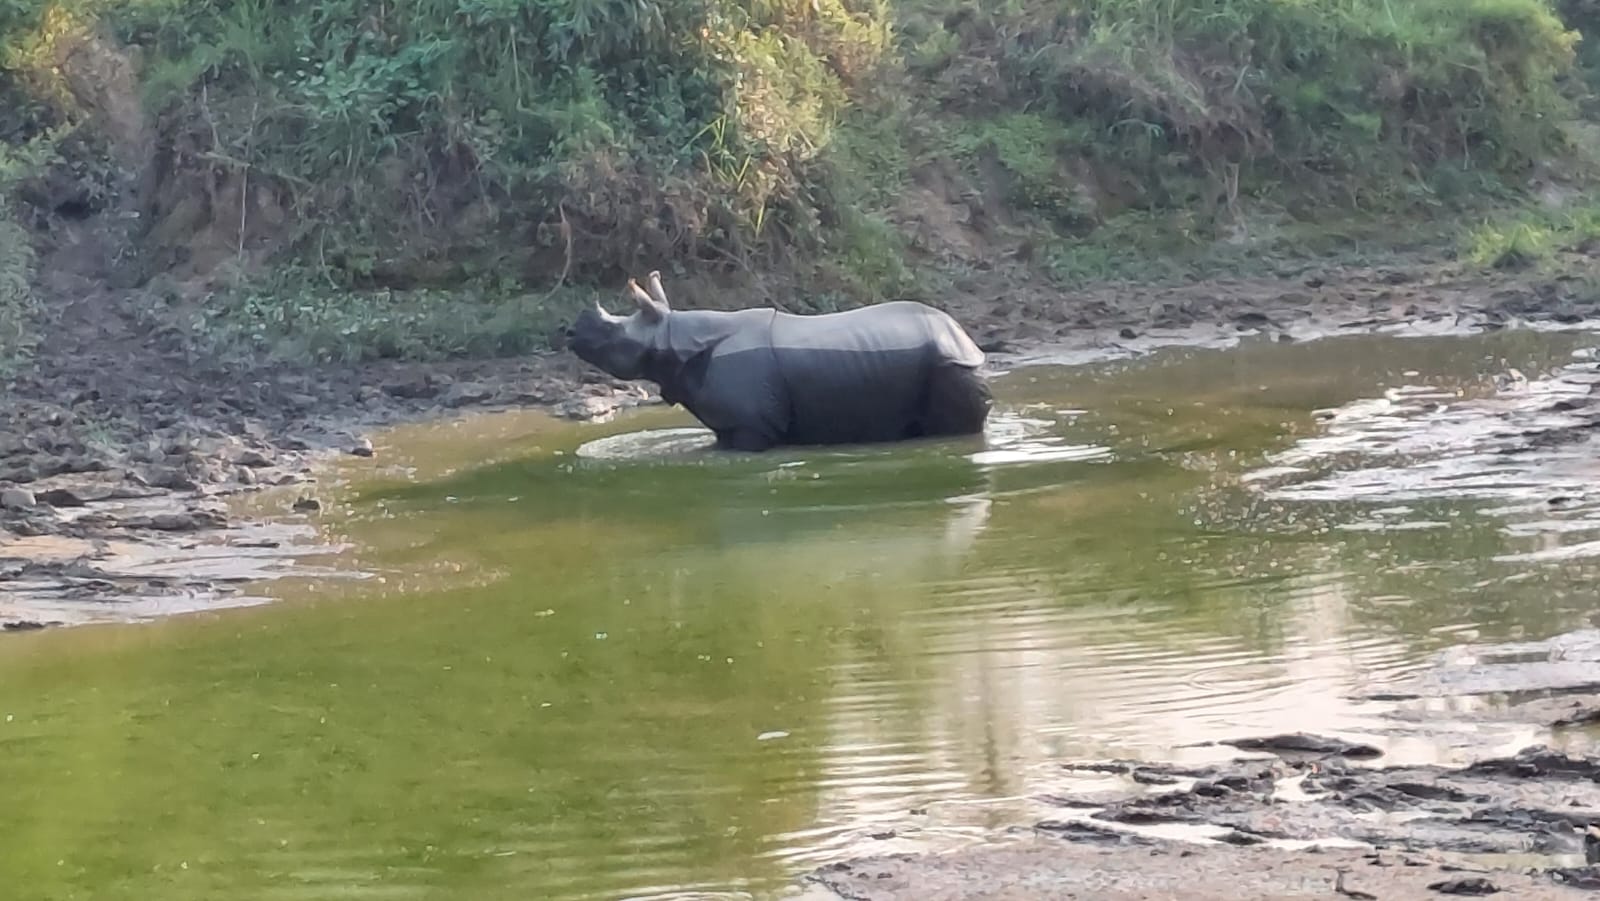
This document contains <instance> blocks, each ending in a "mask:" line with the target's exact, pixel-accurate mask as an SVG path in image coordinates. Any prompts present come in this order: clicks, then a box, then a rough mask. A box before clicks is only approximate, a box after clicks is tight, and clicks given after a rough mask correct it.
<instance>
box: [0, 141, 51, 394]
mask: <svg viewBox="0 0 1600 901" xmlns="http://www.w3.org/2000/svg"><path fill="white" fill-rule="evenodd" d="M49 147H50V144H49V142H48V141H44V140H35V141H31V142H29V143H27V144H24V145H21V146H17V147H8V146H6V145H4V144H0V375H3V374H5V373H6V372H7V371H9V370H10V369H12V368H13V367H15V366H16V365H17V364H19V363H21V362H22V361H23V360H24V359H25V358H26V357H27V355H28V352H29V351H30V350H31V349H32V346H33V335H34V329H33V328H32V325H33V318H34V315H35V313H36V312H37V307H38V302H37V298H36V297H35V296H34V291H33V277H34V266H35V263H36V260H35V254H34V249H33V243H32V236H31V235H30V234H29V233H28V230H27V229H26V228H24V227H23V225H22V223H21V222H20V221H18V219H17V214H16V210H15V209H13V204H12V202H11V195H12V192H13V191H14V190H15V186H16V185H17V183H18V182H20V181H23V180H25V179H27V178H29V177H31V176H33V175H34V174H35V173H37V172H38V171H39V170H40V169H41V168H43V166H44V165H45V162H46V160H47V158H48V153H49Z"/></svg>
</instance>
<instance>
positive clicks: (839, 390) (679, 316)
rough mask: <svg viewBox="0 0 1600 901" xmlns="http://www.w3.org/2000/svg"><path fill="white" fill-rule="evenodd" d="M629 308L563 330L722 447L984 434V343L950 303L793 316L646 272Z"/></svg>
mask: <svg viewBox="0 0 1600 901" xmlns="http://www.w3.org/2000/svg"><path fill="white" fill-rule="evenodd" d="M628 290H629V292H630V294H631V296H632V298H633V300H634V302H635V303H636V304H637V306H638V310H637V312H635V313H633V314H631V315H629V316H617V315H613V314H611V313H608V312H606V311H605V310H604V309H603V308H601V306H600V304H599V303H598V302H596V303H595V305H594V306H593V307H592V308H590V309H587V310H584V311H583V313H581V314H580V315H579V316H578V318H577V320H576V321H575V322H574V323H573V325H572V327H571V328H569V329H568V330H567V339H568V344H567V346H568V347H569V348H570V349H571V350H572V352H573V353H574V354H575V355H576V356H577V357H578V358H579V359H581V360H583V361H584V362H586V363H589V364H590V365H592V366H595V367H597V368H599V369H601V370H603V371H605V372H607V373H609V374H610V375H612V376H614V377H616V378H620V379H646V380H649V381H652V382H655V383H656V385H658V386H659V387H660V390H661V397H662V399H663V400H665V401H666V402H667V403H669V404H679V405H681V406H682V407H683V408H684V409H686V410H688V411H689V412H690V413H691V414H692V415H693V416H694V417H695V418H696V419H698V420H700V422H701V423H703V424H704V425H705V426H706V428H708V429H710V430H711V431H712V432H713V433H715V434H716V436H717V446H718V447H720V448H723V449H729V450H743V451H762V450H768V449H770V448H773V447H777V446H781V445H827V444H858V443H859V444H865V443H874V442H887V441H903V440H908V439H913V438H930V437H941V436H957V435H972V434H976V433H979V432H981V431H983V426H984V422H985V420H987V419H988V416H989V409H990V406H991V404H992V400H991V395H990V392H989V388H988V385H987V384H986V382H985V381H984V379H983V377H982V376H981V375H979V373H978V368H979V367H980V366H982V365H983V362H984V355H983V351H981V350H979V349H978V346H977V344H975V343H973V340H972V338H971V337H970V336H969V335H968V334H967V333H966V331H964V330H963V329H962V328H961V326H960V325H959V324H958V323H957V322H956V321H955V320H954V319H952V318H951V317H950V316H949V315H948V314H946V313H944V312H942V311H939V310H936V309H934V308H932V307H930V306H927V305H925V304H921V303H917V302H914V301H894V302H890V303H883V304H878V305H876V306H871V307H863V308H860V309H855V310H848V311H845V312H841V313H826V314H820V315H811V316H801V315H795V314H792V313H784V312H780V311H778V310H773V309H750V310H738V311H735V312H722V311H715V310H673V309H672V308H671V306H670V305H669V304H668V303H667V297H666V292H665V291H664V290H663V289H662V287H661V277H660V273H658V272H652V273H650V293H649V294H646V293H645V292H644V290H643V289H641V288H640V287H639V285H638V283H637V282H636V281H634V280H632V279H630V280H629V281H628Z"/></svg>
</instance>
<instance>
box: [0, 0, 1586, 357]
mask: <svg viewBox="0 0 1600 901" xmlns="http://www.w3.org/2000/svg"><path fill="white" fill-rule="evenodd" d="M1597 9H1600V7H1596V6H1595V0H1560V6H1559V8H1557V7H1553V6H1552V5H1551V0H1296V2H1293V3H1285V2H1281V0H1208V2H1205V3H1189V4H1177V3H1169V2H1157V0H985V2H982V3H977V4H972V3H965V2H957V0H761V2H757V3H735V2H733V0H627V2H624V0H415V2H410V3H376V2H372V0H81V2H70V3H69V2H61V0H0V147H12V148H15V147H16V146H18V145H19V144H20V143H21V142H25V141H28V140H31V139H33V138H35V137H36V136H38V135H40V134H43V133H45V132H46V131H48V130H51V129H64V130H70V131H71V132H72V133H73V134H76V135H78V138H77V143H76V144H74V145H73V146H74V147H76V148H79V149H78V150H75V151H74V153H73V154H70V155H67V156H64V157H62V158H61V159H59V160H58V161H56V162H55V163H53V164H52V165H53V166H55V168H56V170H61V171H64V172H65V173H66V174H65V176H63V177H64V178H65V179H66V181H68V182H71V183H73V184H77V185H78V186H79V187H78V188H77V189H75V190H76V191H77V194H81V195H85V196H88V197H89V198H90V201H91V203H90V205H92V206H95V207H96V208H100V207H104V206H107V205H109V200H107V198H108V197H109V196H110V194H111V190H110V189H109V188H107V187H104V186H106V185H109V184H110V183H111V181H112V179H111V178H110V177H109V176H107V175H106V174H105V173H104V172H103V171H100V170H99V169H97V168H96V165H95V163H94V161H93V160H90V159H89V158H88V156H87V154H88V153H89V151H86V150H83V149H82V148H95V147H99V146H100V144H97V143H96V142H95V141H93V140H91V139H90V137H89V136H88V134H87V133H88V132H89V131H91V130H92V127H93V123H94V122H95V121H97V120H96V117H97V115H98V116H100V117H101V118H104V113H105V112H106V111H105V110H104V109H96V105H97V104H99V105H101V106H103V105H104V98H98V99H97V98H96V97H95V96H93V94H94V91H93V90H86V89H85V86H84V84H82V83H81V82H82V79H81V78H79V79H77V80H76V81H75V80H74V79H73V78H72V77H71V76H70V72H69V67H64V66H63V65H62V63H63V60H64V59H66V58H67V57H69V56H70V55H71V54H72V52H73V51H74V48H76V47H78V46H79V45H80V44H81V43H82V42H83V41H85V40H87V39H88V38H87V37H86V36H93V37H94V40H106V41H109V42H110V43H112V44H115V45H117V46H128V47H132V48H134V49H135V50H136V52H137V57H138V66H137V71H138V84H137V90H138V92H139V96H138V98H137V100H138V102H139V103H140V104H141V106H142V110H141V113H142V116H143V120H144V121H145V122H148V123H149V124H150V127H151V128H152V130H153V137H154V140H155V142H156V145H157V148H156V151H157V152H156V153H155V155H154V164H153V165H152V166H151V167H149V168H150V171H149V172H146V173H143V175H144V176H147V177H148V184H147V185H146V187H147V188H148V190H146V191H144V192H143V194H142V197H143V199H142V200H141V201H140V203H141V204H142V206H141V208H140V209H139V213H140V218H139V220H138V221H139V223H140V228H142V229H144V231H143V233H142V235H141V236H140V237H139V241H140V249H141V250H142V252H143V254H144V256H145V257H146V260H145V265H148V266H150V267H153V268H155V269H159V268H160V267H161V266H162V265H165V264H166V262H167V261H169V260H173V259H182V258H185V257H186V256H187V255H189V254H190V251H191V250H192V248H191V247H190V246H189V244H199V243H203V242H201V241H199V240H198V239H196V238H195V235H197V234H200V233H202V232H206V233H207V235H206V237H207V240H209V241H210V242H211V243H212V244H214V245H218V246H225V245H229V244H233V245H236V246H237V250H238V255H239V256H240V257H241V258H243V257H244V256H245V254H246V251H247V249H249V250H251V251H255V250H257V249H261V248H264V249H263V250H261V252H262V253H264V254H267V255H268V256H269V257H270V263H271V266H270V267H269V269H268V271H267V272H266V274H265V275H264V276H257V277H256V278H255V280H254V281H253V282H248V281H247V282H240V283H236V284H233V285H231V286H229V287H227V288H226V289H225V290H223V291H222V292H221V293H219V294H217V296H216V297H215V298H213V303H212V304H211V305H210V307H209V309H211V311H212V312H210V313H208V314H207V315H206V316H205V317H202V319H201V320H200V321H198V322H197V323H195V324H197V325H199V326H203V327H204V328H206V329H209V330H211V331H212V332H215V333H217V334H226V335H230V336H232V338H233V339H234V340H239V341H245V342H254V343H260V342H267V343H269V344H271V345H273V346H275V347H279V348H281V349H282V350H284V351H285V352H293V353H298V354H308V355H311V356H337V357H347V356H351V355H355V356H372V355H376V356H390V355H396V354H399V355H413V354H423V355H431V354H436V353H482V352H492V351H499V350H511V349H517V348H522V347H525V346H529V343H530V342H533V343H537V341H538V337H537V336H538V334H539V333H540V331H541V330H542V329H543V328H544V327H545V324H546V323H549V322H551V321H553V317H554V316H555V312H554V311H553V310H551V309H547V307H549V304H546V303H545V302H544V301H542V300H540V298H542V297H544V296H545V294H546V292H548V291H551V290H555V291H556V292H557V293H556V295H555V296H556V297H558V298H566V297H569V296H572V297H576V296H578V295H581V294H583V292H585V291H588V290H592V289H593V286H596V285H602V286H605V288H606V290H614V289H615V287H616V283H617V281H618V280H619V276H620V275H621V274H622V273H623V272H638V271H643V270H645V269H648V268H657V267H661V268H673V269H678V270H682V269H686V268H696V269H708V268H717V269H722V270H724V271H728V272H737V273H742V274H744V275H745V276H747V277H748V276H750V275H753V274H755V273H758V272H767V271H772V270H783V271H785V272H786V273H787V274H792V275H794V276H796V278H795V279H794V281H795V282H797V283H803V284H807V285H811V286H813V287H814V295H813V299H812V301H811V302H812V304H813V305H815V306H819V307H821V306H827V307H832V306H837V305H843V304H848V303H856V302H870V301H875V300H881V299H885V298H890V297H895V296H904V295H908V294H914V293H917V292H918V291H919V289H920V288H921V287H923V286H924V283H925V281H926V278H927V277H928V276H927V274H926V272H925V269H926V267H925V266H921V265H919V264H918V261H917V257H916V254H917V251H916V250H914V249H913V248H914V247H916V246H918V242H915V241H912V240H909V238H908V235H907V234H906V233H905V231H904V229H903V228H902V227H901V226H900V223H901V222H902V221H904V219H905V217H904V216H903V215H902V214H903V213H904V209H903V204H904V202H905V194H906V192H905V188H907V187H908V186H909V185H911V184H913V183H914V182H915V181H916V179H917V177H918V175H919V174H922V173H925V172H926V171H927V170H929V169H930V168H938V169H939V170H940V171H941V172H944V171H949V172H953V173H955V175H954V176H953V177H954V179H955V180H960V181H961V184H957V185H953V186H951V187H950V190H949V192H948V193H949V194H950V197H949V198H948V199H949V200H950V202H951V203H952V204H955V203H957V201H956V198H955V195H957V194H962V193H965V194H967V195H975V196H979V197H981V198H982V199H983V201H984V204H985V206H986V207H987V208H989V209H994V208H996V207H999V208H1003V210H1004V211H1005V214H1006V215H1005V216H1004V217H1002V218H1003V219H1004V220H1005V222H1004V223H1002V224H1001V225H999V226H998V227H997V229H998V230H996V231H990V232H986V233H985V239H986V240H989V241H991V242H993V243H994V244H995V245H996V248H997V249H998V248H1001V247H1004V248H1006V249H1009V248H1010V247H1012V246H1015V243H1017V241H1019V240H1021V239H1026V241H1027V242H1028V243H1029V244H1030V245H1035V246H1037V247H1038V248H1039V249H1040V250H1041V251H1042V252H1040V253H1037V254H1035V257H1034V259H1035V260H1036V261H1037V263H1038V264H1039V266H1040V268H1041V269H1042V270H1044V271H1045V272H1046V273H1047V274H1049V275H1050V276H1051V277H1053V278H1056V279H1057V280H1059V281H1061V282H1063V283H1065V284H1078V283H1081V282H1083V281H1086V280H1094V279H1100V278H1108V277H1118V276H1121V275H1123V274H1127V273H1130V272H1132V273H1136V272H1139V271H1141V270H1144V271H1154V270H1160V269H1163V268H1171V261H1174V260H1177V259H1179V258H1182V257H1185V256H1186V255H1195V254H1201V253H1213V255H1214V256H1216V258H1217V259H1219V260H1221V259H1226V260H1230V261H1235V262H1237V261H1240V260H1243V259H1244V258H1245V257H1247V256H1249V255H1250V254H1256V253H1258V251H1256V250H1250V249H1239V250H1237V251H1236V250H1235V249H1229V247H1227V246H1224V247H1223V249H1222V250H1221V251H1220V252H1216V247H1217V245H1216V244H1215V242H1216V240H1217V238H1218V237H1219V236H1226V235H1230V234H1233V233H1234V232H1236V231H1237V230H1238V229H1239V227H1240V223H1241V221H1243V220H1245V219H1247V218H1249V217H1247V216H1246V213H1245V210H1246V208H1249V209H1251V210H1255V211H1259V210H1260V209H1263V208H1267V209H1270V210H1272V211H1274V212H1278V211H1285V212H1286V213H1287V214H1288V216H1289V218H1290V219H1293V220H1297V221H1298V222H1299V223H1314V224H1317V225H1323V224H1325V223H1326V222H1327V221H1328V220H1329V219H1330V218H1336V217H1339V216H1345V215H1349V214H1351V213H1362V214H1373V213H1382V214H1386V215H1389V214H1394V213H1397V212H1419V211H1420V212H1424V213H1427V212H1430V211H1433V212H1437V211H1438V210H1440V209H1461V208H1465V207H1470V206H1471V205H1472V204H1473V203H1474V202H1476V201H1479V200H1482V199H1484V198H1486V197H1490V196H1496V195H1500V194H1505V193H1508V192H1511V191H1513V190H1514V189H1515V188H1516V187H1517V186H1518V185H1520V184H1521V183H1522V182H1523V180H1524V178H1525V176H1526V175H1527V174H1528V173H1529V172H1530V171H1531V170H1532V169H1533V168H1535V167H1536V166H1538V165H1539V164H1542V163H1545V162H1548V161H1550V160H1553V159H1558V158H1560V157H1561V156H1562V155H1563V154H1567V153H1570V152H1571V151H1572V150H1573V148H1572V146H1570V145H1571V144H1572V143H1573V139H1571V138H1570V137H1568V135H1569V133H1570V132H1569V130H1568V129H1567V127H1566V126H1567V124H1568V122H1569V121H1570V120H1571V119H1572V118H1573V117H1574V116H1575V115H1577V112H1578V109H1579V106H1580V104H1578V103H1576V102H1575V100H1578V99H1582V95H1583V90H1584V88H1583V84H1584V79H1583V77H1582V76H1584V75H1585V74H1586V73H1587V72H1590V71H1594V70H1593V69H1592V68H1591V69H1584V68H1583V66H1584V65H1585V64H1586V63H1587V62H1588V61H1589V60H1591V59H1592V58H1593V57H1592V53H1593V48H1592V47H1585V46H1584V45H1583V44H1581V43H1579V42H1578V40H1577V34H1576V32H1574V31H1572V30H1570V29H1569V27H1568V26H1569V25H1572V26H1577V27H1579V28H1588V27H1591V26H1593V25H1595V24H1596V23H1597V22H1600V15H1597V12H1596V10H1597ZM1580 51H1582V53H1583V54H1584V55H1580ZM1575 75H1576V76H1580V77H1576V78H1575V77H1574V76H1575ZM11 152H12V153H15V152H16V151H15V150H14V149H13V150H12V151H11ZM106 152H107V153H108V154H109V153H111V151H109V150H108V151H106ZM3 159H5V157H0V160H3ZM61 180H62V179H61V178H58V179H57V181H61ZM58 193H59V192H58ZM75 196H76V195H75ZM263 198H264V199H263ZM252 199H253V200H255V201H256V202H257V205H256V206H252V205H251V204H250V203H249V202H247V201H250V200H252ZM52 202H54V201H52ZM197 210H198V211H200V212H198V213H197V212H196V211H197ZM1518 234H1521V235H1522V236H1521V237H1507V236H1505V235H1498V236H1496V235H1489V234H1487V233H1486V234H1485V235H1484V236H1482V237H1483V246H1484V247H1489V246H1492V245H1494V244H1496V243H1497V242H1498V243H1506V242H1508V241H1509V242H1511V243H1512V244H1515V245H1516V246H1517V247H1518V248H1520V249H1519V251H1518V254H1517V255H1520V254H1521V253H1522V252H1523V251H1528V252H1531V253H1533V254H1534V255H1535V256H1536V255H1537V251H1536V250H1532V248H1533V247H1535V246H1536V245H1537V244H1538V241H1537V240H1536V239H1535V237H1533V236H1532V233H1531V232H1530V233H1528V234H1522V233H1521V232H1519V233H1518ZM8 243H14V242H8ZM17 246H20V245H17ZM1274 246H1277V245H1274ZM1486 252H1487V251H1486ZM1230 265H1232V263H1230ZM18 271H22V270H21V269H19V270H18ZM446 292H450V293H446ZM562 302H565V301H562ZM453 311H455V312H453ZM461 311H466V314H465V315H464V314H463V313H462V312H461ZM469 322H470V323H475V324H472V325H468V324H467V323H469ZM530 322H531V323H538V325H537V327H535V326H532V325H528V324H526V323H530ZM489 323H493V324H494V325H493V328H494V329H500V330H501V332H500V333H499V334H498V337H495V336H493V335H491V331H490V330H489V326H488V325H487V324H489Z"/></svg>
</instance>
